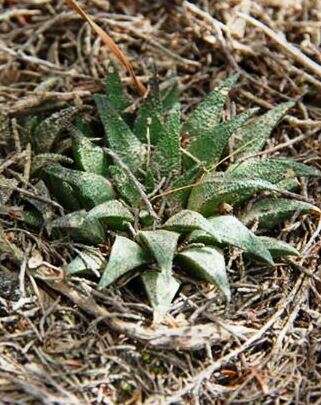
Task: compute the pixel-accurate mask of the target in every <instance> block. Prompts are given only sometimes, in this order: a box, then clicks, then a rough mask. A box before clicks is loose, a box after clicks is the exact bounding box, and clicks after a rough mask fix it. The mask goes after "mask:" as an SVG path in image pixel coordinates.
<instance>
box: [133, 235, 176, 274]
mask: <svg viewBox="0 0 321 405" xmlns="http://www.w3.org/2000/svg"><path fill="white" fill-rule="evenodd" d="M137 238H138V240H139V241H141V243H142V244H144V245H145V246H146V247H147V248H148V250H149V251H150V253H151V254H152V255H153V256H154V258H155V259H156V261H157V263H158V266H159V267H160V269H161V271H162V272H163V271H167V272H168V273H170V272H171V270H172V264H173V259H174V255H175V252H176V247H177V241H178V238H179V234H178V233H176V232H170V231H166V230H163V229H159V230H156V231H141V232H139V233H138V235H137Z"/></svg>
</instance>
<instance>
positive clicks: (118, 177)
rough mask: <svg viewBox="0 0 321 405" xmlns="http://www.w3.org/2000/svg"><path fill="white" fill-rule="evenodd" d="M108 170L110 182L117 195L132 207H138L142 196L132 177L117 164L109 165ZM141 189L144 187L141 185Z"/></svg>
mask: <svg viewBox="0 0 321 405" xmlns="http://www.w3.org/2000/svg"><path fill="white" fill-rule="evenodd" d="M109 172H110V174H111V178H112V183H113V184H114V185H115V187H116V188H117V191H118V193H119V195H120V196H121V197H122V198H123V199H124V201H126V202H127V203H128V204H130V205H131V206H132V207H138V206H139V204H140V202H141V199H142V197H141V195H140V193H139V191H138V190H137V187H136V186H135V184H134V182H133V181H132V179H130V178H129V177H128V175H127V173H126V172H125V171H124V170H123V169H122V168H121V167H119V166H110V167H109ZM142 189H144V186H143V185H142Z"/></svg>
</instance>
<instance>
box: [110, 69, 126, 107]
mask: <svg viewBox="0 0 321 405" xmlns="http://www.w3.org/2000/svg"><path fill="white" fill-rule="evenodd" d="M106 96H107V100H108V102H109V103H110V105H111V106H112V107H113V108H114V109H115V110H116V111H118V112H122V111H124V110H125V109H126V108H127V107H128V106H130V104H131V102H130V100H129V98H128V96H127V95H126V93H125V91H124V86H123V85H122V82H121V80H120V76H119V73H118V70H117V68H116V67H115V66H114V65H110V66H109V67H108V74H107V77H106Z"/></svg>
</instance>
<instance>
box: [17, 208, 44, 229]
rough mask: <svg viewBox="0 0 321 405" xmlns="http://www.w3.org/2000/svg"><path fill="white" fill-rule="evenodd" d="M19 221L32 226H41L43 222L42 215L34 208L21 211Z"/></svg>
mask: <svg viewBox="0 0 321 405" xmlns="http://www.w3.org/2000/svg"><path fill="white" fill-rule="evenodd" d="M21 221H23V222H24V223H25V224H28V225H30V226H32V227H33V228H41V227H42V226H43V224H44V222H43V217H42V215H41V214H40V212H39V211H36V210H25V211H24V212H23V213H22V217H21Z"/></svg>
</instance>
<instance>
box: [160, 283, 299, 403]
mask: <svg viewBox="0 0 321 405" xmlns="http://www.w3.org/2000/svg"><path fill="white" fill-rule="evenodd" d="M303 279H304V275H301V276H300V277H299V279H298V281H297V282H296V284H295V287H294V288H293V290H292V291H291V292H290V294H289V295H288V296H287V297H286V298H285V299H284V301H283V302H282V303H280V305H279V309H278V311H276V312H275V313H274V315H273V316H272V317H271V318H270V319H269V320H268V321H267V322H266V323H265V325H263V326H262V328H261V329H260V330H258V331H257V332H256V333H255V334H254V335H253V336H252V337H250V338H249V339H248V340H247V341H246V342H245V343H243V344H242V345H241V346H240V347H238V348H237V349H234V350H232V351H230V352H229V353H228V354H226V355H225V356H223V357H221V358H220V359H219V360H217V361H215V362H214V363H212V364H211V365H210V366H208V367H206V368H205V369H204V370H203V371H201V372H200V373H199V374H197V375H196V376H195V377H193V379H192V381H191V382H190V383H189V384H187V385H186V386H185V387H184V388H183V389H181V390H179V391H177V392H176V393H175V394H174V395H171V396H170V397H167V398H166V403H168V404H171V403H175V402H177V401H179V400H181V398H182V396H184V395H186V394H188V393H189V392H191V391H192V390H194V389H195V388H196V387H197V388H198V387H200V385H201V384H202V383H203V382H204V381H205V380H208V379H209V378H210V377H211V375H212V374H213V373H214V371H216V370H218V369H220V368H221V367H223V366H224V364H226V363H228V362H229V361H230V360H232V359H233V358H235V357H238V356H239V355H240V354H242V353H243V352H244V351H245V350H247V349H248V348H250V347H251V346H252V344H253V343H255V342H256V341H258V340H259V339H261V338H262V337H263V335H264V334H265V333H266V332H267V331H268V330H269V329H270V328H271V327H272V326H273V325H274V323H275V322H277V321H278V320H279V318H280V317H281V315H282V314H283V313H284V312H285V311H286V309H287V307H288V305H289V304H290V303H291V302H292V301H293V299H294V298H295V296H296V294H297V292H298V291H299V289H300V287H301V284H302V281H303Z"/></svg>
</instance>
